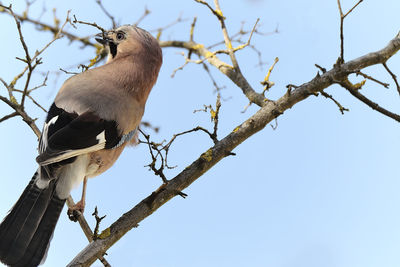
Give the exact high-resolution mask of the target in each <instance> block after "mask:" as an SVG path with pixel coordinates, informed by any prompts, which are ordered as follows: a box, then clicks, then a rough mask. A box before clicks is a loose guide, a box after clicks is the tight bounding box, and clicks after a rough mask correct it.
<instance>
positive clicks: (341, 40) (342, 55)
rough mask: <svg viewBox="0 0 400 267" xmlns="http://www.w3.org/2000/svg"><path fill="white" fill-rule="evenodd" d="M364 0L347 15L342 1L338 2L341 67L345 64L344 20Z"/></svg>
mask: <svg viewBox="0 0 400 267" xmlns="http://www.w3.org/2000/svg"><path fill="white" fill-rule="evenodd" d="M362 1H363V0H359V1H358V2H357V4H355V5H354V6H353V7H352V8H351V9H350V10H349V11H347V13H346V14H343V10H342V6H341V3H340V0H337V4H338V8H339V13H340V57H339V59H338V61H339V62H338V63H339V65H340V64H342V63H343V62H344V34H343V23H344V19H345V18H346V17H347V15H349V14H350V13H351V12H352V11H353V10H354V9H355V8H356V7H357V6H358V5H359V4H360V3H361V2H362Z"/></svg>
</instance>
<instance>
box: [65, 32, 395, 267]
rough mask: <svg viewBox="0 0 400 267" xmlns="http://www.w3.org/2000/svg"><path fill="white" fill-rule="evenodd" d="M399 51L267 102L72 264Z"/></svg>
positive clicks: (373, 56) (91, 257) (347, 66)
mask: <svg viewBox="0 0 400 267" xmlns="http://www.w3.org/2000/svg"><path fill="white" fill-rule="evenodd" d="M171 45H172V43H171ZM175 45H176V44H175ZM182 45H183V44H182ZM399 50H400V35H398V36H396V38H395V39H393V40H392V41H390V42H389V44H388V45H387V46H386V47H385V48H383V49H381V50H379V51H376V52H374V53H370V54H367V55H365V56H362V57H359V58H357V59H354V60H352V61H349V62H347V63H344V64H343V65H342V66H341V67H340V68H337V67H335V68H333V69H331V70H330V71H327V72H326V73H324V74H322V75H320V76H316V77H315V78H313V79H312V80H311V81H309V82H307V83H304V84H302V85H301V86H298V87H297V88H296V89H295V90H293V91H292V92H291V93H290V94H288V93H286V94H285V95H284V96H282V97H281V98H280V99H278V100H277V101H276V102H266V104H265V106H263V107H262V108H261V109H260V110H258V111H257V112H256V113H255V114H254V115H253V116H251V117H250V118H249V119H248V120H246V121H244V122H243V123H242V124H241V125H239V126H237V127H236V128H235V129H234V130H233V131H232V132H231V133H230V134H228V135H227V136H226V137H224V138H223V139H222V140H220V141H218V142H217V143H216V144H215V145H214V146H213V147H211V148H210V149H208V150H207V151H205V152H204V153H203V154H202V155H201V156H200V157H199V158H198V159H196V160H195V161H194V162H193V163H192V164H191V165H190V166H188V167H186V168H185V169H184V170H183V171H182V172H181V173H179V174H178V175H177V176H176V177H175V178H173V179H171V180H170V181H169V182H168V184H166V185H165V186H164V187H163V188H162V190H159V191H157V192H154V193H153V194H151V195H150V196H148V197H147V198H146V199H144V200H142V201H141V202H140V203H139V204H137V205H136V206H135V207H134V208H132V209H131V210H130V211H128V212H127V213H125V214H124V215H123V216H122V217H120V218H119V219H118V220H117V221H116V222H114V223H113V224H112V225H111V226H110V227H109V229H110V235H108V236H107V237H106V238H104V239H101V240H96V241H94V242H92V243H91V244H89V245H87V247H86V248H85V249H84V250H82V251H81V252H80V253H79V254H78V255H77V256H76V257H75V258H74V259H73V260H72V261H71V262H70V264H69V265H68V266H88V265H90V264H91V263H93V262H94V261H95V260H96V257H97V256H98V255H102V254H103V253H104V252H105V251H106V250H107V249H108V248H109V247H110V246H112V245H113V244H114V243H115V242H117V241H118V240H119V239H120V238H121V237H122V236H123V235H124V234H125V233H126V232H128V231H129V230H131V229H132V228H133V227H134V226H135V225H137V224H138V223H139V222H140V221H142V220H143V219H144V218H146V217H147V216H149V215H150V214H152V213H153V212H155V211H156V210H157V209H158V208H159V207H161V206H162V205H163V204H165V203H166V202H167V201H169V200H170V199H171V198H173V197H175V196H176V195H178V194H177V192H181V191H182V190H183V189H185V188H186V187H188V186H189V185H190V184H191V183H193V182H194V181H195V180H196V179H198V178H199V177H200V176H201V175H202V174H204V173H205V172H206V171H208V170H209V169H210V168H212V167H213V166H214V165H215V164H217V163H218V162H219V161H220V160H221V159H223V158H225V157H226V156H228V155H230V153H231V151H232V150H233V149H234V148H235V147H237V146H238V145H239V144H241V143H242V142H243V141H245V140H246V139H247V138H249V137H250V136H252V135H253V134H254V133H256V132H258V131H260V130H262V129H263V128H264V127H265V126H266V125H267V124H269V123H270V122H271V121H272V120H274V119H276V118H277V117H279V116H280V115H281V114H283V112H285V111H286V110H287V109H289V108H292V107H293V106H294V105H295V104H296V103H298V102H300V101H302V100H304V99H306V98H307V97H309V96H310V95H313V94H315V93H317V92H321V91H322V90H324V89H325V88H327V87H329V86H330V85H332V84H334V83H339V82H343V81H344V80H346V79H347V76H348V75H349V74H350V73H354V72H356V71H357V70H361V69H363V68H365V67H368V66H371V65H376V64H382V63H383V62H386V60H387V59H388V58H390V57H391V56H393V55H394V54H395V53H396V52H397V51H399ZM399 120H400V118H399ZM399 120H398V121H399Z"/></svg>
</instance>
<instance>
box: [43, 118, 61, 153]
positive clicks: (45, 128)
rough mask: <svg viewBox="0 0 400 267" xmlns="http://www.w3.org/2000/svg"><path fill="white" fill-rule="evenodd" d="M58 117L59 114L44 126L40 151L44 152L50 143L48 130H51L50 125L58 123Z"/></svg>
mask: <svg viewBox="0 0 400 267" xmlns="http://www.w3.org/2000/svg"><path fill="white" fill-rule="evenodd" d="M57 119H58V115H57V116H54V117H53V118H51V120H50V121H49V122H48V123H45V124H44V126H43V133H42V135H41V137H40V142H39V152H40V153H43V152H44V151H45V150H46V148H47V145H48V136H47V135H48V132H49V127H50V125H52V124H54V123H56V121H57Z"/></svg>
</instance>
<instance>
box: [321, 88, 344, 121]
mask: <svg viewBox="0 0 400 267" xmlns="http://www.w3.org/2000/svg"><path fill="white" fill-rule="evenodd" d="M321 95H323V96H324V97H325V98H328V99H330V100H332V101H333V102H334V103H335V104H336V106H338V108H339V111H340V113H342V115H344V112H345V111H349V109H348V108H345V107H343V106H342V105H341V104H340V103H339V102H338V101H337V100H336V99H335V98H333V96H332V95H330V94H328V93H326V92H324V91H321Z"/></svg>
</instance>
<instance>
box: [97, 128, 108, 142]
mask: <svg viewBox="0 0 400 267" xmlns="http://www.w3.org/2000/svg"><path fill="white" fill-rule="evenodd" d="M96 139H97V141H99V144H100V143H105V142H106V131H102V132H101V133H99V134H98V135H97V136H96Z"/></svg>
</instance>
